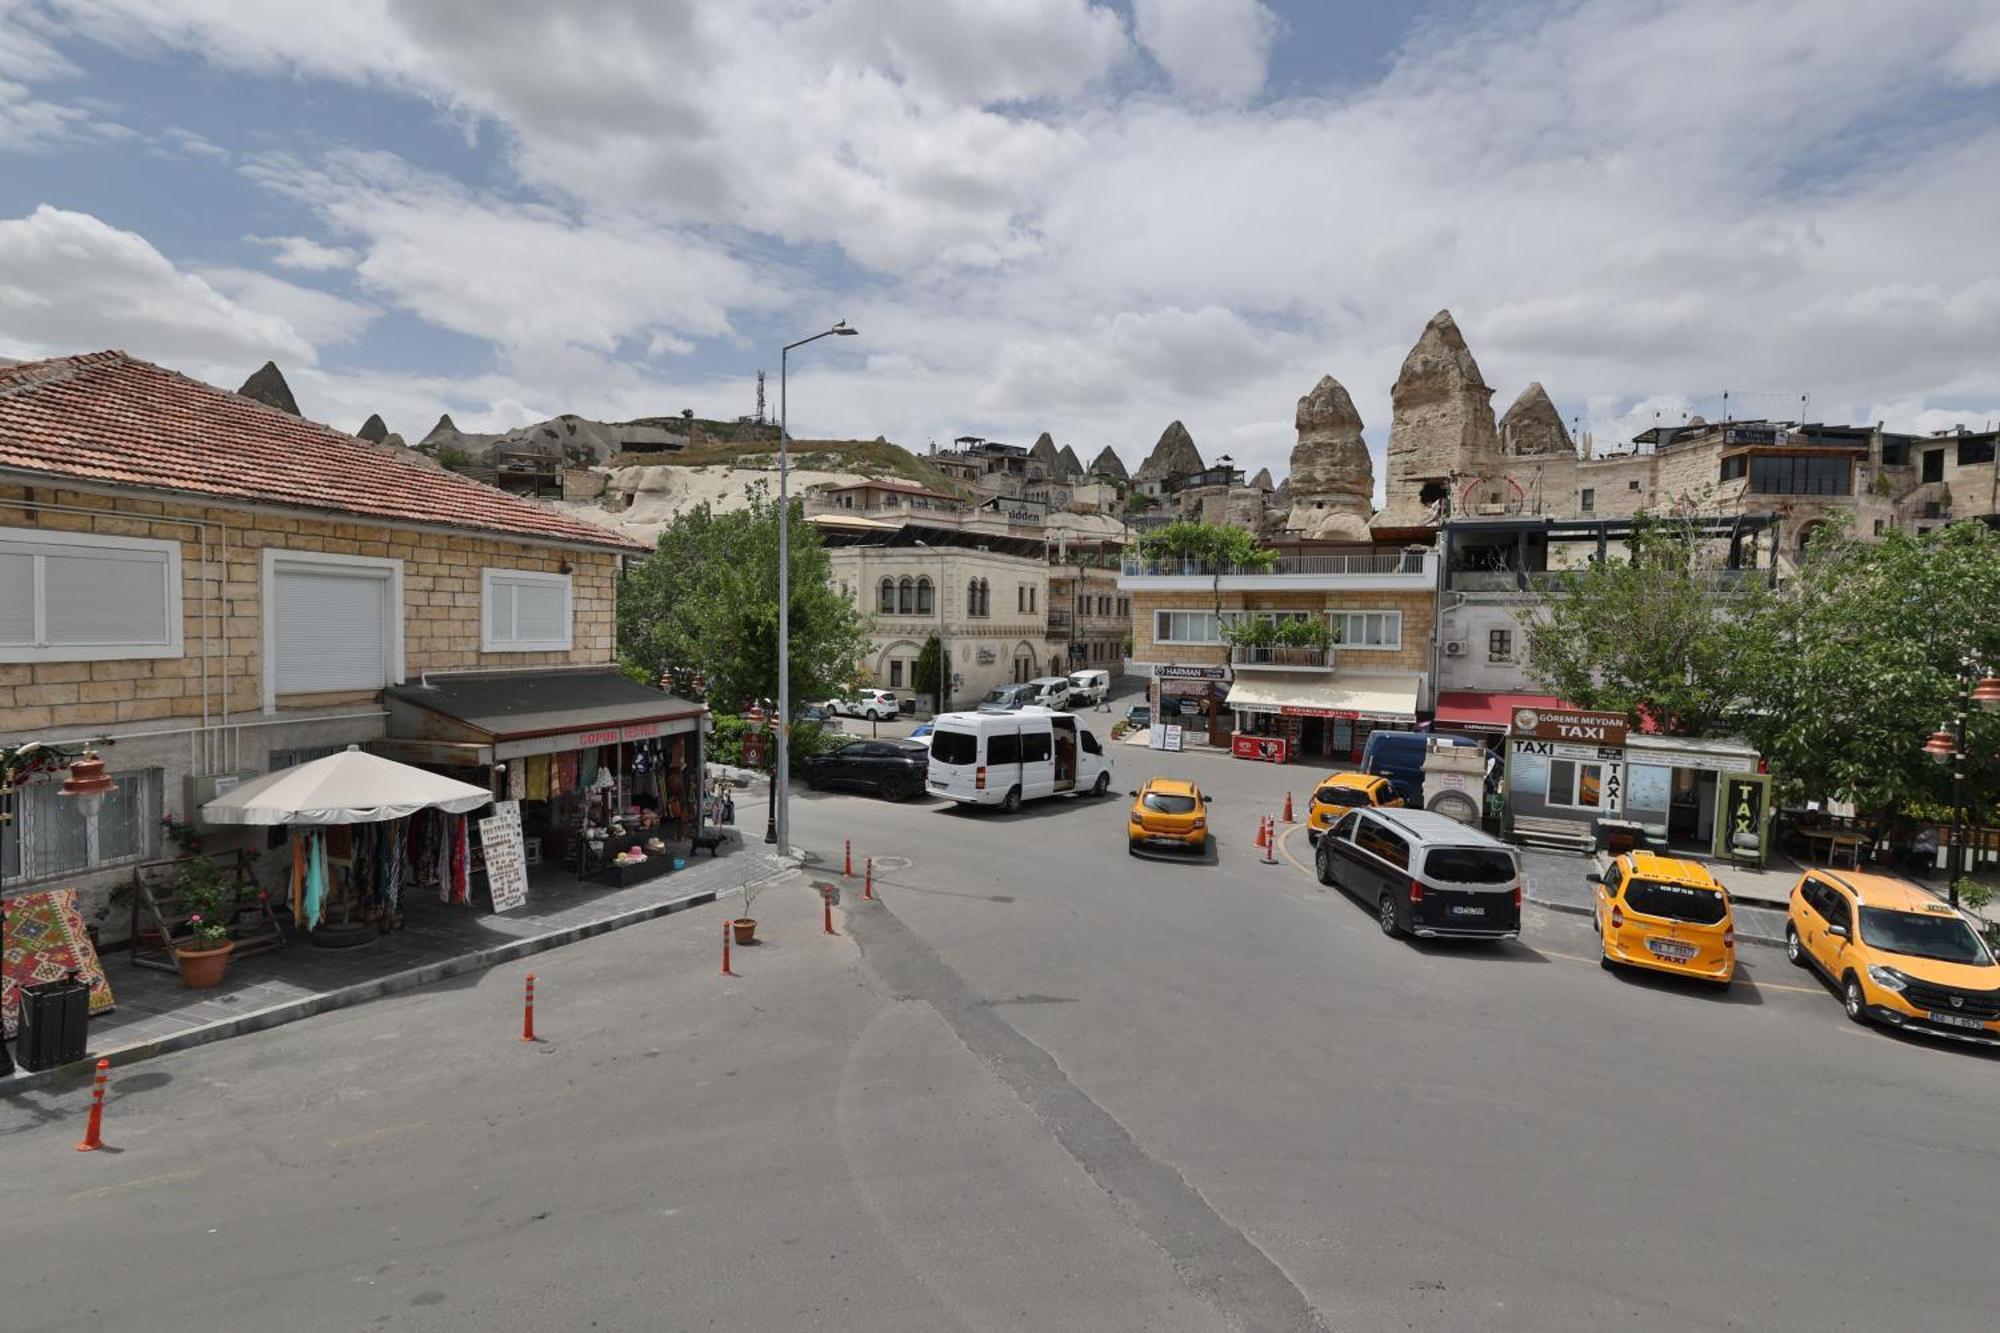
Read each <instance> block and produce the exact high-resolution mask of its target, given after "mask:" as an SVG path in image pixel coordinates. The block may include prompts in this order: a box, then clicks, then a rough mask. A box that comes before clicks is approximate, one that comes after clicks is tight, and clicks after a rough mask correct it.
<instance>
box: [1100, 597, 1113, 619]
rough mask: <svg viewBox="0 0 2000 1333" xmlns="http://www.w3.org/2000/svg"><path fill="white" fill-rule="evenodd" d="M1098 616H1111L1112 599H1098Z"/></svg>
mask: <svg viewBox="0 0 2000 1333" xmlns="http://www.w3.org/2000/svg"><path fill="white" fill-rule="evenodd" d="M1097 614H1098V615H1100V616H1108V615H1110V614H1111V599H1110V598H1109V597H1100V598H1098V599H1097Z"/></svg>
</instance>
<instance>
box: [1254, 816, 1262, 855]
mask: <svg viewBox="0 0 2000 1333" xmlns="http://www.w3.org/2000/svg"><path fill="white" fill-rule="evenodd" d="M1263 845H1264V816H1263V815H1258V816H1257V840H1256V841H1255V842H1254V843H1252V844H1251V846H1253V847H1262V846H1263Z"/></svg>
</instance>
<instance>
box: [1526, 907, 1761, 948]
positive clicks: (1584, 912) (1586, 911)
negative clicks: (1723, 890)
mask: <svg viewBox="0 0 2000 1333" xmlns="http://www.w3.org/2000/svg"><path fill="white" fill-rule="evenodd" d="M1525 896H1526V897H1527V899H1528V901H1529V902H1531V903H1533V904H1534V905H1535V906H1537V907H1540V908H1542V909H1544V910H1545V911H1550V912H1564V913H1567V914H1568V915H1570V916H1589V915H1591V909H1590V908H1588V907H1582V906H1579V905H1577V904H1576V903H1557V902H1550V901H1549V900H1548V899H1547V898H1537V897H1535V896H1534V895H1533V894H1527V895H1525ZM1736 901H1738V902H1741V903H1743V904H1744V905H1746V906H1751V907H1754V906H1759V905H1760V904H1757V903H1755V902H1752V901H1751V900H1750V899H1747V898H1739V899H1737V900H1736ZM1736 938H1737V939H1739V940H1741V941H1743V942H1744V943H1745V944H1761V945H1763V946H1764V947H1765V948H1767V949H1782V948H1784V947H1785V942H1784V941H1783V940H1779V939H1773V938H1771V937H1770V936H1769V935H1753V934H1752V933H1750V932H1749V931H1747V930H1741V929H1739V930H1738V931H1737V932H1736Z"/></svg>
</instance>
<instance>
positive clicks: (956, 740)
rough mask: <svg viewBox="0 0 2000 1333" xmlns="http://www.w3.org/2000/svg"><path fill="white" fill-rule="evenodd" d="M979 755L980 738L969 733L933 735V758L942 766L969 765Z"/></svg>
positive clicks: (940, 729) (947, 732) (942, 730)
mask: <svg viewBox="0 0 2000 1333" xmlns="http://www.w3.org/2000/svg"><path fill="white" fill-rule="evenodd" d="M978 755H979V738H978V737H977V736H974V735H973V734H972V733H971V732H969V731H946V730H944V729H943V728H939V729H938V730H936V731H934V732H932V733H931V758H932V759H933V760H935V761H936V762H938V763H940V764H969V763H971V762H973V760H974V759H975V758H977V757H978Z"/></svg>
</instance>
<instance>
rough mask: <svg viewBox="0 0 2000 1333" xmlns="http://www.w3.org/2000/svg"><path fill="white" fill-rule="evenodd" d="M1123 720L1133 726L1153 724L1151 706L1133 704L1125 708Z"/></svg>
mask: <svg viewBox="0 0 2000 1333" xmlns="http://www.w3.org/2000/svg"><path fill="white" fill-rule="evenodd" d="M1125 720H1126V721H1127V722H1129V723H1131V724H1132V725H1133V726H1135V727H1150V726H1152V725H1153V706H1152V705H1151V704H1133V705H1132V706H1131V707H1130V708H1127V709H1126V710H1125Z"/></svg>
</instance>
